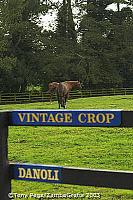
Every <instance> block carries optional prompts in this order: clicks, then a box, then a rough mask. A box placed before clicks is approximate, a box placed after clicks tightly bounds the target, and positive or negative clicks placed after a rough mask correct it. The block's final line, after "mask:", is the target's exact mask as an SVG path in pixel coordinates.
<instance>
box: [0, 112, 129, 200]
mask: <svg viewBox="0 0 133 200" xmlns="http://www.w3.org/2000/svg"><path fill="white" fill-rule="evenodd" d="M36 112H37V113H41V114H42V113H47V112H48V113H47V114H49V113H52V115H53V116H54V115H55V114H57V113H58V112H59V111H57V110H55V111H54V110H49V111H47V110H38V111H35V110H31V111H29V110H28V111H26V110H25V111H22V110H18V111H8V112H7V111H5V112H1V113H0V122H1V123H0V143H1V144H0V151H1V152H2V153H1V154H0V171H1V172H3V173H1V176H0V185H1V187H0V197H1V198H2V199H4V200H6V199H9V197H8V194H9V193H10V192H11V180H12V179H16V180H26V181H29V180H30V181H41V182H50V183H62V184H77V185H86V186H96V187H109V188H119V189H133V181H132V180H133V172H132V171H113V170H100V169H86V168H85V169H84V168H73V167H63V166H48V165H34V164H19V163H10V162H9V161H8V126H33V125H35V126H40V125H41V126H47V125H48V126H59V125H60V124H58V122H53V121H51V122H50V124H47V123H48V122H47V121H46V122H45V123H46V124H42V121H38V120H37V121H35V122H32V121H31V122H30V121H29V120H26V119H25V117H22V114H23V113H26V114H28V113H32V114H34V115H35V114H36ZM60 112H61V113H62V114H64V113H66V112H68V113H69V114H70V113H71V116H72V118H71V124H69V126H77V127H78V126H79V127H80V126H81V125H83V126H88V127H90V126H89V124H88V123H86V121H84V123H82V122H81V121H80V120H78V116H79V115H80V114H81V113H82V114H83V116H86V115H87V116H88V115H89V114H90V113H91V114H93V115H97V114H98V113H100V114H101V116H107V114H108V116H111V117H110V123H108V121H109V120H108V121H105V122H103V120H100V121H97V123H95V121H94V120H92V121H91V122H92V123H91V127H99V126H100V127H101V124H103V126H104V127H112V128H113V127H133V123H132V117H133V111H123V110H70V111H69V110H67V111H64V110H62V111H61V110H60ZM75 113H78V115H77V117H76V118H75ZM86 113H87V114H86ZM20 114H21V115H20ZM20 116H21V117H20ZM25 116H26V115H25ZM73 116H74V117H73ZM112 116H113V117H112ZM22 119H23V120H22ZM31 119H32V118H31ZM35 119H36V118H35ZM101 122H102V123H101ZM52 123H53V124H52ZM61 126H68V124H65V122H63V123H62V124H61Z"/></svg>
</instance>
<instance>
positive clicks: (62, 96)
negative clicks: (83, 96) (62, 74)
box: [57, 81, 81, 108]
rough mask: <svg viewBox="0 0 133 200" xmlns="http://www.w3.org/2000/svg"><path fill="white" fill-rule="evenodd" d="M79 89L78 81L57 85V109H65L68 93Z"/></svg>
mask: <svg viewBox="0 0 133 200" xmlns="http://www.w3.org/2000/svg"><path fill="white" fill-rule="evenodd" d="M73 88H77V89H81V83H80V82H79V81H65V82H62V83H59V85H58V88H57V99H58V104H59V108H60V107H63V108H65V107H66V101H67V99H68V97H69V92H70V91H71V90H72V89H73Z"/></svg>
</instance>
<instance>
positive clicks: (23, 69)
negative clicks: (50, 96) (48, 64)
mask: <svg viewBox="0 0 133 200" xmlns="http://www.w3.org/2000/svg"><path fill="white" fill-rule="evenodd" d="M0 5H1V8H0V9H1V19H2V20H1V28H2V30H3V35H4V37H5V38H6V44H7V45H6V52H4V51H3V57H4V58H6V57H7V56H8V57H9V58H10V59H9V60H11V59H12V58H13V60H15V63H14V65H13V66H12V65H10V66H12V67H10V74H11V77H12V79H11V80H10V76H9V77H8V79H9V82H10V84H7V87H6V89H7V90H8V91H13V92H15V91H17V92H18V91H24V90H25V89H26V87H27V85H28V84H29V83H30V84H31V83H32V82H36V81H37V80H36V71H38V69H37V67H38V65H37V61H36V52H37V51H39V50H40V49H41V48H42V43H41V31H42V28H41V27H39V26H38V20H39V14H40V13H43V14H44V13H46V12H47V9H48V8H47V5H45V4H44V2H43V1H40V0H32V1H31V0H5V1H2V2H1V4H0ZM4 68H5V69H6V66H5V67H4ZM5 69H4V70H5ZM5 71H6V70H5ZM4 79H5V77H4V76H2V80H3V81H4ZM1 90H3V89H2V88H1Z"/></svg>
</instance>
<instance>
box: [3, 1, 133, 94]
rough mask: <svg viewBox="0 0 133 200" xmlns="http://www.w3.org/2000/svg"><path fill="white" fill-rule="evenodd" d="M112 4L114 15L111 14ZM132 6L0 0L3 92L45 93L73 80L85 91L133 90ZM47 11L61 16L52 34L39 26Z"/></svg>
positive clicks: (129, 2) (92, 2)
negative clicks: (53, 84)
mask: <svg viewBox="0 0 133 200" xmlns="http://www.w3.org/2000/svg"><path fill="white" fill-rule="evenodd" d="M112 3H116V5H117V7H116V8H117V9H116V11H113V10H109V9H108V6H109V5H111V4H112ZM122 4H126V7H124V8H122V6H121V5H122ZM131 5H132V1H128V0H127V1H124V0H116V1H115V0H102V1H101V0H87V1H86V3H83V1H80V0H75V1H74V0H62V1H59V2H56V3H54V1H48V0H47V1H46V0H1V1H0V91H1V92H22V91H26V89H27V87H28V86H30V85H35V86H36V85H39V86H41V87H42V89H43V90H47V85H48V83H49V82H51V81H64V80H70V79H71V80H80V81H82V82H83V83H84V87H85V88H104V87H106V88H110V87H133V80H132V75H133V10H132V9H131V8H132V7H130V6H131ZM49 9H50V10H51V11H52V10H53V11H52V12H54V10H55V9H56V11H57V13H58V14H57V20H56V24H55V30H54V31H53V30H44V29H43V27H42V26H41V24H39V23H40V20H39V16H40V14H42V15H45V14H46V13H47V12H48V11H49ZM74 9H76V10H77V11H76V12H75V14H73V11H74ZM77 20H78V22H77ZM77 24H78V25H77Z"/></svg>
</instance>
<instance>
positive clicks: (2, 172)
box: [0, 112, 11, 200]
mask: <svg viewBox="0 0 133 200" xmlns="http://www.w3.org/2000/svg"><path fill="white" fill-rule="evenodd" d="M10 192H11V178H10V175H9V162H8V113H7V112H0V199H1V200H9V199H10V198H9V197H8V194H9V193H10Z"/></svg>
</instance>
